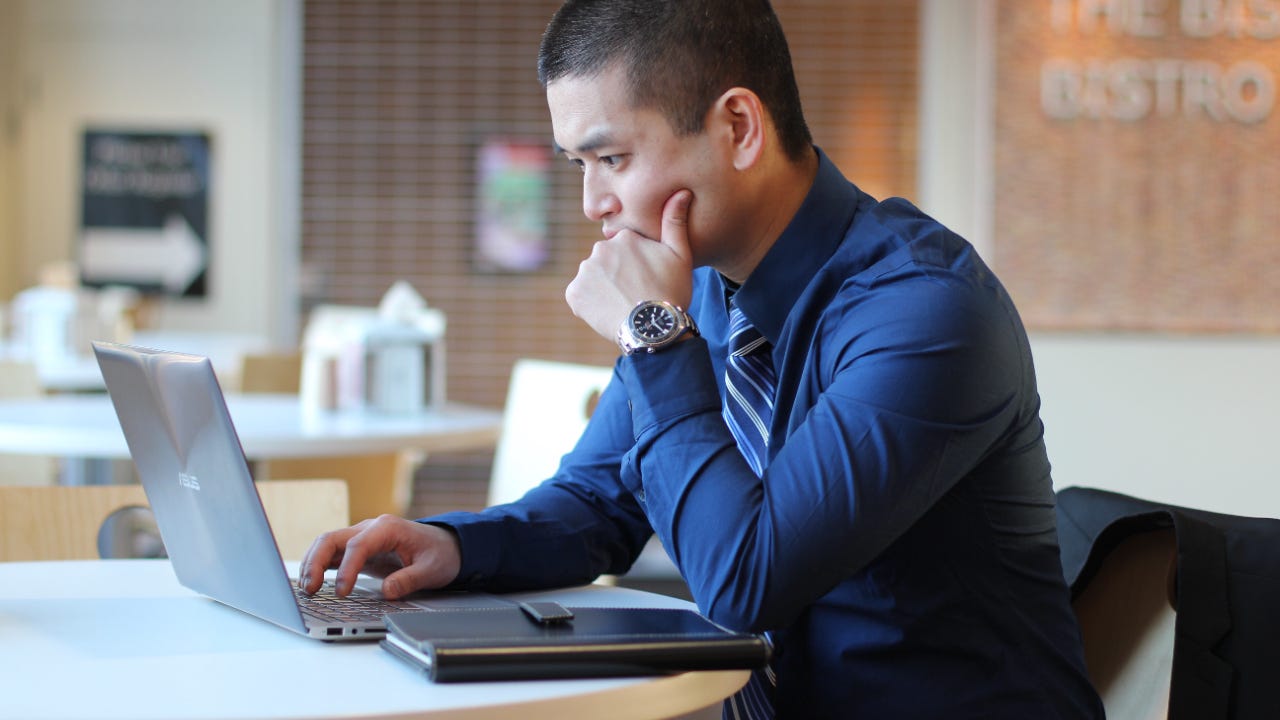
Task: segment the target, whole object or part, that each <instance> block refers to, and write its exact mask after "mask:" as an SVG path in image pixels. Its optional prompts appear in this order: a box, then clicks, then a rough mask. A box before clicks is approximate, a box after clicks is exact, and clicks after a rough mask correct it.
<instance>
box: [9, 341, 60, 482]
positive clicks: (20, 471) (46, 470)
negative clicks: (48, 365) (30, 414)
mask: <svg viewBox="0 0 1280 720" xmlns="http://www.w3.org/2000/svg"><path fill="white" fill-rule="evenodd" d="M43 394H44V390H43V388H42V387H41V386H40V376H39V374H38V373H37V372H36V366H35V364H34V363H31V362H27V361H24V360H0V398H2V399H15V400H17V399H27V398H35V397H40V396H41V395H43ZM57 477H58V462H57V460H55V459H54V458H51V457H45V456H39V455H0V485H52V484H53V483H54V482H55V481H56V480H57Z"/></svg>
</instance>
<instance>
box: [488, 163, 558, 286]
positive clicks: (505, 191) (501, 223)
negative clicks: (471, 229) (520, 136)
mask: <svg viewBox="0 0 1280 720" xmlns="http://www.w3.org/2000/svg"><path fill="white" fill-rule="evenodd" d="M476 162H477V173H476V175H477V178H478V182H477V193H478V197H477V202H476V239H475V254H474V262H473V265H474V267H475V269H476V270H477V271H479V272H517V273H519V272H533V271H536V270H538V269H540V268H542V266H543V265H544V264H546V262H547V258H548V257H549V256H550V252H551V248H550V240H549V239H548V237H547V202H548V194H549V193H550V188H549V187H548V178H547V171H548V168H549V166H550V162H551V157H550V151H549V150H548V149H547V146H546V145H545V144H539V143H534V142H518V141H516V142H513V141H509V140H491V141H488V142H485V143H484V144H482V145H481V146H480V150H479V153H478V156H477V159H476Z"/></svg>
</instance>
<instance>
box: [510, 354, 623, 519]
mask: <svg viewBox="0 0 1280 720" xmlns="http://www.w3.org/2000/svg"><path fill="white" fill-rule="evenodd" d="M611 377H613V369H612V368H608V367H597V366H593V365H580V364H575V363H564V362H551V361H548V360H535V359H532V358H521V359H519V360H516V363H515V365H514V366H513V367H512V369H511V381H510V384H509V385H508V386H507V401H506V404H505V405H504V406H503V410H502V432H501V435H500V436H499V439H498V446H497V449H496V450H495V451H494V455H493V471H492V472H491V474H490V476H489V504H490V505H499V504H502V503H508V502H511V501H512V500H516V499H519V498H520V496H522V495H524V494H525V493H526V492H528V491H529V490H530V489H532V488H533V486H534V485H536V484H538V483H539V482H541V481H543V480H545V479H547V478H549V477H551V475H552V474H553V473H554V472H555V471H556V468H558V467H559V466H560V458H562V457H563V456H564V454H565V453H567V452H569V451H570V450H572V449H573V446H574V445H575V444H576V443H577V442H578V438H579V437H580V436H581V435H582V431H583V430H584V429H586V427H587V420H589V419H590V418H591V413H592V412H594V411H595V406H596V402H597V401H598V400H599V399H600V394H601V393H602V392H604V388H605V386H606V385H608V384H609V379H610V378H611Z"/></svg>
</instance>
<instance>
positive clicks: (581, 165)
mask: <svg viewBox="0 0 1280 720" xmlns="http://www.w3.org/2000/svg"><path fill="white" fill-rule="evenodd" d="M569 162H571V163H573V166H574V167H576V168H578V169H579V170H581V171H582V172H586V171H587V164H586V163H584V162H582V160H579V159H578V158H573V159H571V160H570V161H569Z"/></svg>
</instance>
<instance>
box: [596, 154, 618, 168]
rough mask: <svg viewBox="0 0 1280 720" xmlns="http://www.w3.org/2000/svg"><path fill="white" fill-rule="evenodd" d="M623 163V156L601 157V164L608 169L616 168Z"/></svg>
mask: <svg viewBox="0 0 1280 720" xmlns="http://www.w3.org/2000/svg"><path fill="white" fill-rule="evenodd" d="M621 163H622V156H621V155H601V156H600V164H601V165H604V166H605V167H607V168H616V167H618V165H620V164H621Z"/></svg>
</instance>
